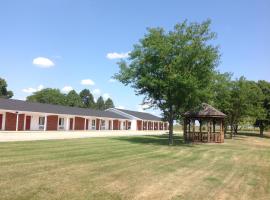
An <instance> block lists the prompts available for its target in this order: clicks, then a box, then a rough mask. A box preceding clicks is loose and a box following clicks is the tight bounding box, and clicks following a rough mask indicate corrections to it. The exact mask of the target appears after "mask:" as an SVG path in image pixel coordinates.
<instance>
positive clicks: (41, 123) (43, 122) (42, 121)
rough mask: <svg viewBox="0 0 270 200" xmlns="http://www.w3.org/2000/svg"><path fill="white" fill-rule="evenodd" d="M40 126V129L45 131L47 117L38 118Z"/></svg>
mask: <svg viewBox="0 0 270 200" xmlns="http://www.w3.org/2000/svg"><path fill="white" fill-rule="evenodd" d="M38 125H39V128H40V129H43V128H44V125H45V117H39V118H38Z"/></svg>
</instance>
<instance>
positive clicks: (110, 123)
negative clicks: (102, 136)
mask: <svg viewBox="0 0 270 200" xmlns="http://www.w3.org/2000/svg"><path fill="white" fill-rule="evenodd" d="M111 126H112V122H111V120H110V121H109V130H111Z"/></svg>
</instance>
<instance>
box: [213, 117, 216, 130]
mask: <svg viewBox="0 0 270 200" xmlns="http://www.w3.org/2000/svg"><path fill="white" fill-rule="evenodd" d="M215 132H216V120H215V119H214V120H213V133H215Z"/></svg>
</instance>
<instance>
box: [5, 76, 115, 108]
mask: <svg viewBox="0 0 270 200" xmlns="http://www.w3.org/2000/svg"><path fill="white" fill-rule="evenodd" d="M7 86H8V85H7V83H6V81H5V80H4V79H2V78H0V98H7V99H9V98H11V97H12V96H13V92H12V91H10V90H8V89H7ZM26 100H27V101H29V102H38V103H48V104H55V105H64V106H72V107H80V108H92V109H98V110H106V109H108V108H114V103H113V100H112V99H111V98H108V99H106V100H104V99H103V97H102V96H100V97H99V98H98V99H97V101H95V100H94V97H93V95H92V93H91V92H90V90H88V89H83V90H82V91H80V93H79V94H78V93H77V92H76V91H75V90H71V91H70V92H68V93H67V94H64V93H62V92H61V91H60V90H59V89H53V88H45V89H43V90H40V91H37V92H34V93H33V94H32V95H30V96H28V97H26Z"/></svg>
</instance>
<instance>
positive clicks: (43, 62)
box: [33, 57, 55, 68]
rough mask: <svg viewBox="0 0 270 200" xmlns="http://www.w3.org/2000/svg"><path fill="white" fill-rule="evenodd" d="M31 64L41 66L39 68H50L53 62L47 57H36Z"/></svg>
mask: <svg viewBox="0 0 270 200" xmlns="http://www.w3.org/2000/svg"><path fill="white" fill-rule="evenodd" d="M33 65H37V66H38V67H41V68H51V67H53V66H54V65H55V64H54V63H53V61H51V60H50V59H49V58H45V57H37V58H35V59H33Z"/></svg>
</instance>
